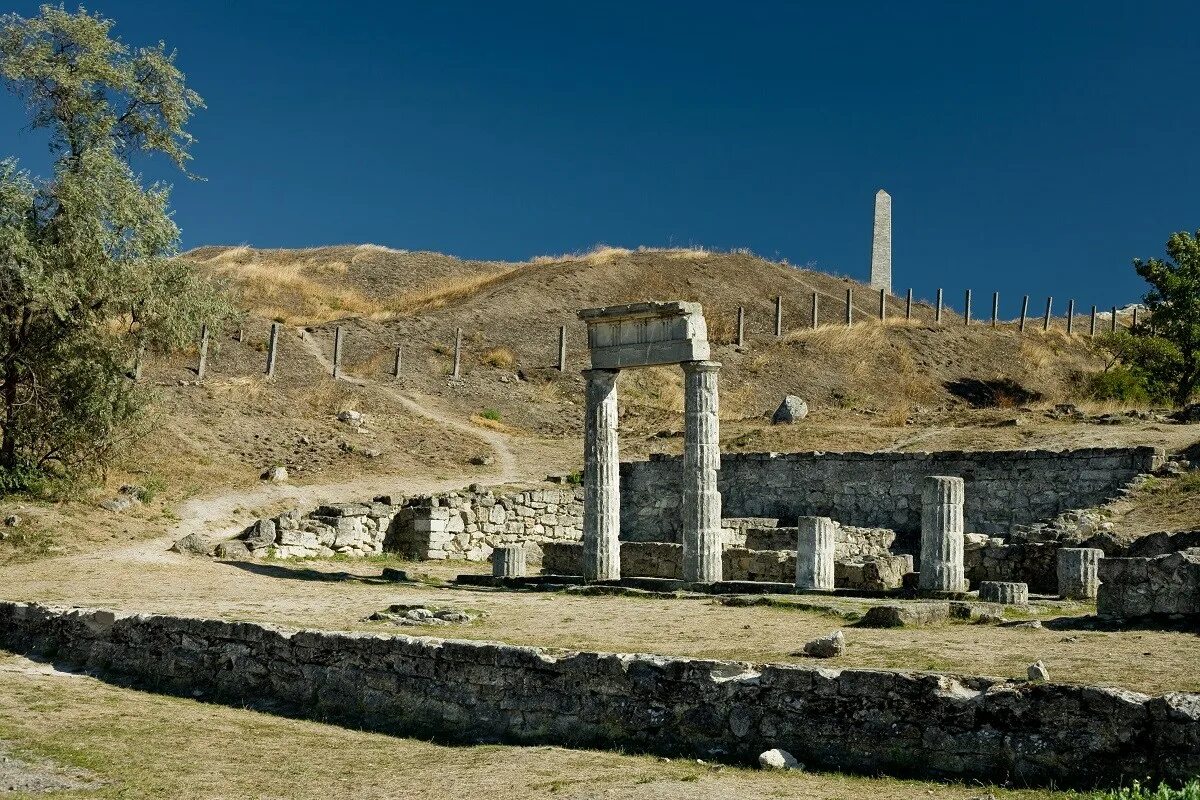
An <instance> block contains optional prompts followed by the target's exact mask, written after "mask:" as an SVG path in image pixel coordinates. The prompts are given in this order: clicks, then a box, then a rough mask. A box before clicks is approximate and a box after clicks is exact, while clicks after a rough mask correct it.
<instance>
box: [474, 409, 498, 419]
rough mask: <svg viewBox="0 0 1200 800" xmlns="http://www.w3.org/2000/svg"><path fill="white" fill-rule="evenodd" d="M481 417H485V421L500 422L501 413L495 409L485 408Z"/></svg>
mask: <svg viewBox="0 0 1200 800" xmlns="http://www.w3.org/2000/svg"><path fill="white" fill-rule="evenodd" d="M479 416H481V417H483V418H484V419H490V420H491V421H492V422H499V421H500V412H499V411H497V410H496V409H494V408H485V409H484V410H483V411H481V412H480V414H479Z"/></svg>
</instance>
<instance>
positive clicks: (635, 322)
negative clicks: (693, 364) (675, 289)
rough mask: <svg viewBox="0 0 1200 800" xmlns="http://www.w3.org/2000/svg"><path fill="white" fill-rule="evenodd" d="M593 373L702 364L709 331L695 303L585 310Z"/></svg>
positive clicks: (584, 316) (583, 318) (630, 305)
mask: <svg viewBox="0 0 1200 800" xmlns="http://www.w3.org/2000/svg"><path fill="white" fill-rule="evenodd" d="M579 318H580V319H582V320H583V321H584V322H586V323H587V331H588V348H589V350H590V352H591V358H592V369H621V368H622V367H653V366H658V365H663V364H679V363H681V362H684V361H707V360H708V356H709V347H708V327H707V326H706V325H705V323H704V314H703V311H702V310H701V308H700V304H699V303H687V302H684V301H682V300H671V301H667V302H649V303H631V304H629V305H624V306H608V307H606V308H587V309H584V310H583V311H580V312H579Z"/></svg>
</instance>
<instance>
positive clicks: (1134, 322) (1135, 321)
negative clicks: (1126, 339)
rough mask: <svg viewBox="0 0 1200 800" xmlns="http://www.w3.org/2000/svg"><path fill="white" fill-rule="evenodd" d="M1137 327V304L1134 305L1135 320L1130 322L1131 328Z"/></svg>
mask: <svg viewBox="0 0 1200 800" xmlns="http://www.w3.org/2000/svg"><path fill="white" fill-rule="evenodd" d="M1136 327H1137V306H1134V307H1133V320H1132V321H1131V322H1130V323H1129V329H1130V330H1133V329H1134V328H1136Z"/></svg>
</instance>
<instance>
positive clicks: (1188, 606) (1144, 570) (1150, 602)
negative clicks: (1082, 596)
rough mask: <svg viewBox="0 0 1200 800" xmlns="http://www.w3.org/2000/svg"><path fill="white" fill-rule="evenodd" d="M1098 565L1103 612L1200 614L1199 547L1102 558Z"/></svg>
mask: <svg viewBox="0 0 1200 800" xmlns="http://www.w3.org/2000/svg"><path fill="white" fill-rule="evenodd" d="M1097 568H1098V570H1099V573H1100V591H1099V594H1098V596H1097V597H1096V612H1097V613H1098V614H1100V615H1101V616H1106V617H1115V618H1118V619H1137V618H1140V617H1173V616H1189V617H1191V616H1196V615H1200V548H1191V549H1189V550H1184V551H1182V552H1178V553H1170V554H1168V555H1165V556H1154V557H1151V558H1102V559H1100V561H1099V563H1098V564H1097Z"/></svg>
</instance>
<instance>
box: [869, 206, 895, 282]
mask: <svg viewBox="0 0 1200 800" xmlns="http://www.w3.org/2000/svg"><path fill="white" fill-rule="evenodd" d="M871 288H872V289H883V290H884V291H885V292H887V293H888V294H891V293H892V196H891V195H890V194H888V193H887V192H885V191H884V190H883V189H880V190H879V191H878V192H876V193H875V235H874V237H873V238H872V240H871Z"/></svg>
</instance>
